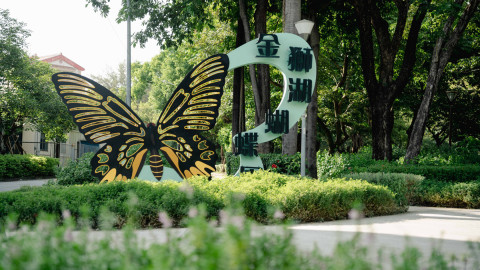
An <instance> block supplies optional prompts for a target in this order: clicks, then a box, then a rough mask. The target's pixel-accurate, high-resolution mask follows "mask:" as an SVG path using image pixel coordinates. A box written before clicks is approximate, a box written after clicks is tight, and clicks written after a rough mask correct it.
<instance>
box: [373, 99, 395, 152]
mask: <svg viewBox="0 0 480 270" xmlns="http://www.w3.org/2000/svg"><path fill="white" fill-rule="evenodd" d="M370 103H371V104H370V113H371V115H372V158H373V159H375V160H384V159H386V160H392V130H393V109H392V104H391V103H390V102H388V101H386V100H385V99H383V98H381V97H378V98H376V99H374V100H370Z"/></svg>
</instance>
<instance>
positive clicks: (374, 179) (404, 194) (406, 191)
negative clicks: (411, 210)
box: [343, 173, 425, 211]
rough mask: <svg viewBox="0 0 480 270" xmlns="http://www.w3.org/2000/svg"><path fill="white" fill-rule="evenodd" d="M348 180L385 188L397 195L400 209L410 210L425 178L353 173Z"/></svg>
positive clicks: (411, 175)
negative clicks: (365, 182) (409, 207)
mask: <svg viewBox="0 0 480 270" xmlns="http://www.w3.org/2000/svg"><path fill="white" fill-rule="evenodd" d="M343 177H345V178H347V179H361V180H366V181H367V182H369V183H372V184H376V185H380V186H385V187H387V188H388V189H390V190H391V191H392V192H393V193H394V194H395V201H396V203H397V205H398V206H399V207H402V208H405V211H406V210H407V209H408V206H409V205H410V204H412V203H413V201H414V200H415V199H416V196H417V194H418V189H419V188H420V185H421V182H422V181H423V180H424V179H425V178H424V177H423V176H420V175H414V174H405V173H353V174H346V175H344V176H343Z"/></svg>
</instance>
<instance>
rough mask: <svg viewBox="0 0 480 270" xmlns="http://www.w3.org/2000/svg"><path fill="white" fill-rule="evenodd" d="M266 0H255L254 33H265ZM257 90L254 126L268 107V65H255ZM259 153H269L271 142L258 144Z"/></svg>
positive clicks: (261, 120)
mask: <svg viewBox="0 0 480 270" xmlns="http://www.w3.org/2000/svg"><path fill="white" fill-rule="evenodd" d="M267 4H268V1H267V0H257V9H256V10H255V33H256V36H257V37H258V36H259V35H260V34H266V33H267ZM257 73H258V77H257V78H258V90H259V95H258V96H259V98H260V100H259V101H258V102H257V101H256V102H255V103H256V105H257V111H256V114H255V126H258V125H260V124H261V123H263V122H265V114H266V113H267V111H268V110H269V109H270V67H269V66H268V65H257ZM257 149H258V152H259V153H271V152H272V151H273V142H271V141H269V142H265V143H261V144H259V145H258V148H257Z"/></svg>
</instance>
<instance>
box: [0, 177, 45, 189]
mask: <svg viewBox="0 0 480 270" xmlns="http://www.w3.org/2000/svg"><path fill="white" fill-rule="evenodd" d="M48 180H50V179H40V180H18V181H9V182H1V181H0V192H3V191H11V190H15V189H19V188H21V187H23V186H42V185H44V184H46V183H47V182H48Z"/></svg>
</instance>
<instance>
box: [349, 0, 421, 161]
mask: <svg viewBox="0 0 480 270" xmlns="http://www.w3.org/2000/svg"><path fill="white" fill-rule="evenodd" d="M352 5H353V7H354V8H355V11H356V14H357V25H358V30H359V35H360V49H361V55H362V73H363V77H364V83H365V87H366V89H367V94H368V99H369V101H370V114H371V117H372V157H373V158H374V159H377V160H378V159H388V160H391V159H392V130H393V124H394V111H393V102H394V101H395V98H396V97H398V96H399V95H400V94H401V92H402V90H403V89H404V88H405V85H406V84H407V82H408V80H409V78H410V76H411V74H412V70H413V67H414V64H415V51H416V46H417V40H418V34H419V31H420V28H421V25H422V22H423V20H424V18H425V15H426V13H427V10H428V7H429V5H430V0H426V1H421V2H420V3H417V4H414V3H412V2H411V1H400V0H395V1H392V2H390V1H374V0H354V1H352ZM393 11H394V12H393ZM394 16H396V18H394ZM410 21H411V23H409V24H408V25H407V22H410ZM391 29H393V31H391ZM373 32H375V38H374V35H373ZM404 37H407V39H406V44H405V47H404V50H403V54H400V53H399V50H400V47H401V46H402V44H403V38H404ZM375 42H376V43H377V45H378V55H376V54H375V50H376V48H375ZM376 60H377V61H378V66H376V62H375V61H376ZM397 61H398V62H397ZM396 65H398V66H400V69H399V70H398V72H395V70H394V67H395V66H396Z"/></svg>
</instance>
